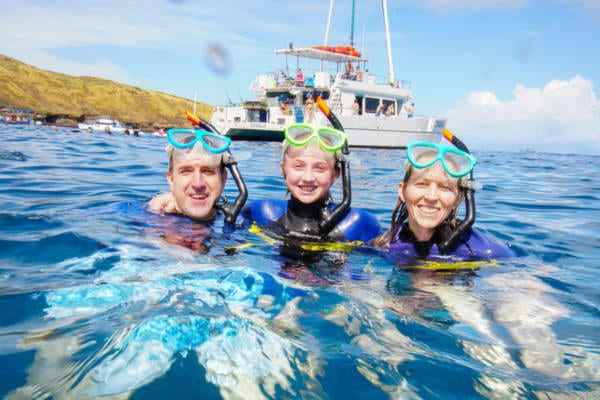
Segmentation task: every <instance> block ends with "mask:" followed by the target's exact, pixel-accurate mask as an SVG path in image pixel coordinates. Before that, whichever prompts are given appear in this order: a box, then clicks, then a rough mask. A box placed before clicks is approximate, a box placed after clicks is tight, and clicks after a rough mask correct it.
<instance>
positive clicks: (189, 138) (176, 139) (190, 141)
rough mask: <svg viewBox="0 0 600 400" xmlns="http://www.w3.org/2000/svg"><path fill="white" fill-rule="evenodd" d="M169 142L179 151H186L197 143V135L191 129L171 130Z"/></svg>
mask: <svg viewBox="0 0 600 400" xmlns="http://www.w3.org/2000/svg"><path fill="white" fill-rule="evenodd" d="M167 135H168V137H169V142H171V144H172V145H173V146H174V147H177V148H178V149H186V148H188V147H192V146H194V143H196V133H195V132H194V131H193V130H191V129H169V131H168V133H167Z"/></svg>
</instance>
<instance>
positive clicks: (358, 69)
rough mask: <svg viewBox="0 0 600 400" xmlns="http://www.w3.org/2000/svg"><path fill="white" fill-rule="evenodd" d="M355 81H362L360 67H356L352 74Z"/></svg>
mask: <svg viewBox="0 0 600 400" xmlns="http://www.w3.org/2000/svg"><path fill="white" fill-rule="evenodd" d="M353 79H354V80H355V81H362V79H363V76H362V72H361V71H360V66H358V65H357V66H356V72H355V73H354V78H353Z"/></svg>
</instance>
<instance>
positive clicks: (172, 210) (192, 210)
mask: <svg viewBox="0 0 600 400" xmlns="http://www.w3.org/2000/svg"><path fill="white" fill-rule="evenodd" d="M181 131H182V134H181V135H177V134H175V135H172V136H170V137H169V144H168V145H167V147H166V148H165V151H166V153H167V157H168V159H169V166H168V169H167V171H166V175H167V181H168V182H169V186H170V188H171V191H170V192H168V193H160V194H158V195H156V196H154V198H152V199H151V200H150V203H149V210H150V211H151V212H154V213H158V214H161V213H168V214H181V215H185V216H187V217H190V218H192V219H195V220H199V221H208V220H212V219H214V217H215V215H216V207H215V205H216V203H217V201H218V200H219V198H220V197H221V194H222V193H223V189H224V188H225V182H226V181H227V171H226V169H225V165H224V163H223V154H224V152H225V151H226V150H227V149H228V148H229V142H227V141H225V140H224V139H225V138H224V137H222V136H219V135H208V132H206V134H203V136H202V137H196V136H195V134H194V135H192V134H191V133H190V130H181ZM184 131H186V132H187V136H184V134H183V133H184ZM172 137H173V138H174V139H172ZM173 143H175V145H174V144H173Z"/></svg>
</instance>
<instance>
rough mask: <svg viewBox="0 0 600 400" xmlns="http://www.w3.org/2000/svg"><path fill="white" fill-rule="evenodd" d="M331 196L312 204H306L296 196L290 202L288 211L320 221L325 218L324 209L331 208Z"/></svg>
mask: <svg viewBox="0 0 600 400" xmlns="http://www.w3.org/2000/svg"><path fill="white" fill-rule="evenodd" d="M330 202H331V201H330V200H329V196H328V197H326V198H325V199H321V200H318V201H316V202H314V203H311V204H304V203H302V202H301V201H300V200H298V199H296V198H295V197H294V196H292V197H291V199H290V201H289V202H288V211H289V212H291V213H292V214H294V215H296V216H298V217H300V218H311V219H315V220H317V221H320V220H321V219H322V218H323V210H324V209H325V210H326V209H328V208H329V204H330Z"/></svg>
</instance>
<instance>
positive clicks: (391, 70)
mask: <svg viewBox="0 0 600 400" xmlns="http://www.w3.org/2000/svg"><path fill="white" fill-rule="evenodd" d="M381 6H382V8H383V24H384V26H385V44H386V47H387V56H388V70H389V83H390V84H393V83H394V65H393V62H392V44H391V42H390V28H389V25H388V15H387V1H386V0H381Z"/></svg>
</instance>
